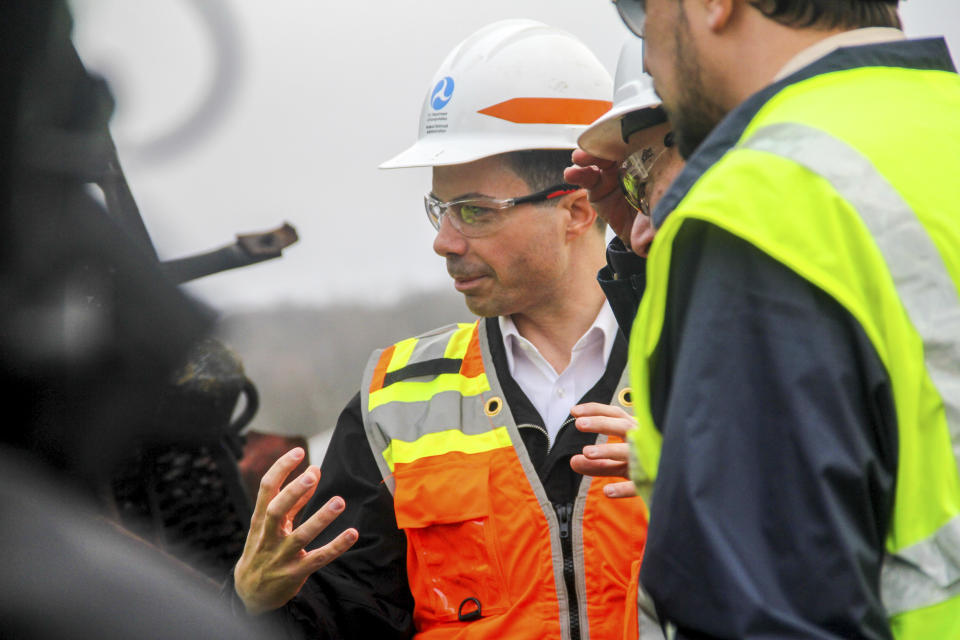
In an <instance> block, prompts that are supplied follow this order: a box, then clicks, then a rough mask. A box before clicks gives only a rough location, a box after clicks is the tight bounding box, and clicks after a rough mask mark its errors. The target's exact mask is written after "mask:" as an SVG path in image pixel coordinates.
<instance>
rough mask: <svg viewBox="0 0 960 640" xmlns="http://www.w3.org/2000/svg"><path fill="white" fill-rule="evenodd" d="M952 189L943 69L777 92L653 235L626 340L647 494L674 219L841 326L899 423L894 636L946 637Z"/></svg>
mask: <svg viewBox="0 0 960 640" xmlns="http://www.w3.org/2000/svg"><path fill="white" fill-rule="evenodd" d="M958 184H960V77H958V76H957V74H956V73H950V72H947V71H939V70H921V69H907V68H897V67H879V66H876V67H860V68H853V69H847V70H843V71H833V72H828V73H824V74H822V75H816V76H814V77H812V78H808V79H805V80H801V81H799V82H796V83H794V84H790V85H787V86H786V87H785V88H783V89H782V90H781V91H779V92H778V93H776V94H775V95H774V96H773V97H772V98H771V99H770V100H769V101H767V102H766V104H764V105H763V106H762V107H761V108H760V109H759V111H757V113H756V115H755V116H754V117H753V119H752V120H751V121H750V124H749V125H748V126H747V127H746V129H745V130H744V132H743V134H742V136H741V138H740V139H739V142H738V143H737V144H736V145H735V146H733V147H732V148H731V149H729V151H727V152H726V154H725V155H723V157H722V158H720V159H719V160H718V161H717V162H716V163H715V164H714V165H713V166H712V167H710V168H709V169H708V170H707V171H706V172H705V173H703V175H702V176H701V177H700V178H699V180H698V181H697V182H696V183H695V184H694V185H693V186H692V187H691V188H690V189H689V191H688V192H687V193H686V195H685V196H684V197H683V198H682V200H680V202H679V204H678V205H677V206H676V208H675V209H674V210H673V211H672V212H671V213H670V215H669V216H668V217H667V218H666V220H665V221H664V223H663V225H662V227H661V228H660V229H659V231H658V235H657V237H656V239H655V241H654V243H653V246H652V249H651V252H650V256H649V259H648V264H647V290H646V293H645V295H644V298H643V300H642V302H641V304H640V309H639V311H638V315H637V318H636V320H635V322H634V324H633V330H632V335H631V339H630V360H631V364H630V367H631V376H632V386H633V389H634V396H635V411H636V415H637V421H638V428H637V429H636V430H635V431H634V432H632V433H631V434H630V436H631V443H632V449H633V455H634V457H635V465H634V467H633V473H634V478H635V481H637V482H638V483H639V485H641V486H644V487H648V486H649V485H651V484H652V483H653V481H654V480H655V478H656V475H657V465H658V462H659V454H660V442H661V436H660V432H659V431H658V429H657V425H655V424H654V421H653V417H652V413H651V408H650V406H651V405H650V400H651V398H650V379H651V376H650V374H651V370H652V357H653V355H654V352H655V350H656V348H657V344H658V341H659V338H660V335H661V329H662V327H663V323H664V312H665V305H666V299H667V295H668V285H669V282H668V277H669V272H670V263H671V249H672V246H673V242H674V239H675V238H676V236H677V234H678V232H679V231H680V230H681V228H682V227H683V224H684V222H685V221H686V220H688V219H691V218H693V219H697V220H702V221H706V222H709V223H711V224H714V225H716V226H717V227H720V228H721V229H723V230H725V231H727V232H729V233H731V234H734V235H735V236H737V237H739V238H741V239H743V240H745V241H747V242H749V243H750V244H751V245H753V246H754V247H756V248H757V249H759V250H761V251H763V252H764V253H766V254H767V255H769V256H771V257H772V258H773V259H775V260H777V261H778V262H780V263H781V264H783V265H785V266H786V267H788V268H789V269H791V270H793V271H794V272H795V273H797V274H798V275H799V276H801V277H803V278H804V279H806V280H807V281H808V282H810V283H811V284H813V285H814V286H816V287H818V288H820V289H821V290H822V291H824V292H825V293H826V294H828V295H830V296H831V297H832V298H833V299H834V300H836V301H837V302H838V303H839V304H840V305H842V306H843V307H844V308H845V309H846V310H847V311H848V312H849V313H850V314H851V315H852V317H853V318H855V319H856V321H857V322H858V323H859V324H860V325H861V326H862V328H863V330H864V332H865V335H866V336H867V337H868V338H869V340H870V342H871V343H872V345H873V347H874V349H875V350H876V353H877V355H878V356H879V359H880V361H881V362H882V363H883V365H884V367H885V369H886V372H887V374H888V376H889V378H890V381H891V385H892V390H893V400H894V404H895V410H896V419H897V425H898V426H897V429H898V452H897V460H898V466H897V475H896V489H895V497H894V510H893V516H892V522H891V524H890V528H889V531H888V532H887V536H886V549H885V551H886V556H885V559H884V564H883V569H882V572H881V584H880V585H879V588H880V594H881V597H882V600H883V604H884V606H885V608H886V610H887V613H888V616H889V620H890V624H891V628H892V630H893V632H894V635H895V637H897V638H960V469H958V461H960V188H958V186H957V185H958ZM652 526H656V522H653V523H652Z"/></svg>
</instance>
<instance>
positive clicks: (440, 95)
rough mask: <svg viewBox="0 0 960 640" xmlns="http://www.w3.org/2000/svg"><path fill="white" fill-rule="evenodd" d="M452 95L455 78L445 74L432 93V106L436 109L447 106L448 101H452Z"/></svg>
mask: <svg viewBox="0 0 960 640" xmlns="http://www.w3.org/2000/svg"><path fill="white" fill-rule="evenodd" d="M452 97H453V78H451V77H450V76H444V77H443V79H442V80H440V82H438V83H437V86H435V87H434V88H433V91H432V92H431V93H430V106H431V107H433V110H434V111H439V110H440V109H443V108H444V107H445V106H447V103H448V102H450V98H452Z"/></svg>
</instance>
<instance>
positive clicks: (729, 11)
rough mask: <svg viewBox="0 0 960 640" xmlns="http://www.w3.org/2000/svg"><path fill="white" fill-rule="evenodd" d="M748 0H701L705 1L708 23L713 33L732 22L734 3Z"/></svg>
mask: <svg viewBox="0 0 960 640" xmlns="http://www.w3.org/2000/svg"><path fill="white" fill-rule="evenodd" d="M745 1H746V0H701V2H702V3H703V9H704V13H703V15H704V17H705V18H706V25H707V27H708V28H709V29H710V31H712V32H713V33H719V32H721V31H723V30H724V28H726V26H727V25H728V24H729V23H730V18H731V16H733V12H734V4H735V3H737V2H745Z"/></svg>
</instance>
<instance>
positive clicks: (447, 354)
mask: <svg viewBox="0 0 960 640" xmlns="http://www.w3.org/2000/svg"><path fill="white" fill-rule="evenodd" d="M457 326H459V327H460V328H459V329H457V330H456V331H454V332H453V335H452V336H450V341H449V342H448V343H447V349H446V351H444V352H443V357H444V358H453V359H454V360H456V359H460V360H462V359H463V356H464V355H466V353H467V347H468V346H470V337H471V336H472V335H473V328H474V327H475V326H476V323H472V322H471V323H463V322H460V323H458V324H457Z"/></svg>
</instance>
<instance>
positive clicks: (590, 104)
mask: <svg viewBox="0 0 960 640" xmlns="http://www.w3.org/2000/svg"><path fill="white" fill-rule="evenodd" d="M612 106H613V103H612V102H610V101H609V100H587V99H584V98H511V99H510V100H507V101H505V102H500V103H498V104H495V105H492V106H489V107H486V108H485V109H480V110H479V111H478V112H477V113H482V114H484V115H487V116H493V117H494V118H500V119H501V120H507V121H509V122H516V123H518V124H590V123H592V122H593V121H594V120H596V119H597V118H599V117H600V116H602V115H603V114H604V113H606V112H607V111H609V110H610V108H611V107H612Z"/></svg>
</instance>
